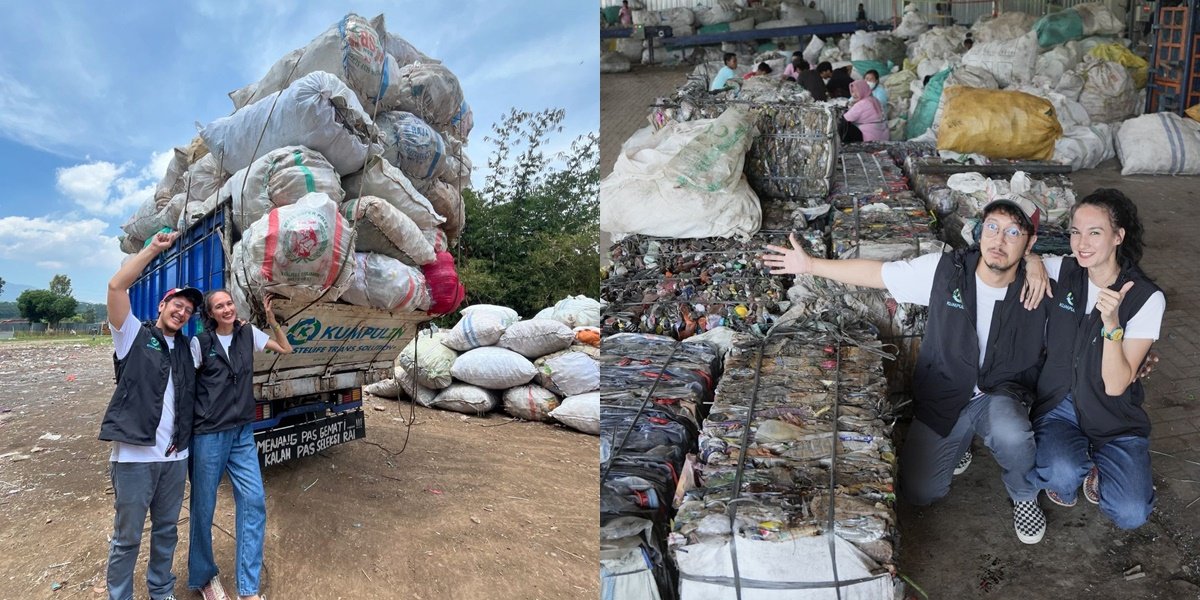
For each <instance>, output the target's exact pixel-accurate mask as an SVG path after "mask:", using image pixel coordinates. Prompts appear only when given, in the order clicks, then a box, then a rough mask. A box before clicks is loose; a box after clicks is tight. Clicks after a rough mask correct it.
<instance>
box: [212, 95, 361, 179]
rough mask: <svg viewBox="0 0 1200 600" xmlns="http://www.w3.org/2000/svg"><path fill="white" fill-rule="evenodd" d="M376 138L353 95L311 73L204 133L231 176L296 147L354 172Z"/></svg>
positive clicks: (219, 120)
mask: <svg viewBox="0 0 1200 600" xmlns="http://www.w3.org/2000/svg"><path fill="white" fill-rule="evenodd" d="M276 98H278V102H276ZM378 135H379V132H378V129H377V128H376V127H375V124H374V123H372V122H371V117H370V116H369V115H368V114H367V113H366V111H364V110H363V107H362V104H360V103H359V101H358V98H357V97H356V96H355V95H354V92H352V91H351V90H350V88H348V87H346V84H344V83H342V82H341V80H339V79H338V78H337V77H336V76H334V75H331V74H329V73H326V72H324V71H318V72H316V73H309V74H308V75H305V76H304V77H301V78H300V79H297V80H296V81H294V82H292V84H291V85H289V86H288V87H287V89H285V90H283V91H280V92H275V93H273V94H271V95H269V96H266V97H265V98H263V99H261V100H258V101H257V102H254V103H253V104H250V105H248V106H245V107H243V108H241V109H239V110H238V111H237V112H235V113H233V114H232V115H230V116H228V117H222V118H220V119H217V120H215V121H213V122H212V123H209V124H208V125H205V126H204V127H203V128H201V129H200V137H202V138H204V143H205V145H207V146H208V148H209V150H210V151H211V152H212V153H213V154H214V155H216V157H217V159H218V160H219V161H221V166H222V167H223V168H224V169H225V171H226V172H228V173H235V172H237V171H239V170H241V169H244V168H246V167H248V166H250V163H252V162H254V160H255V159H256V158H258V157H260V156H262V155H264V154H266V153H268V152H270V151H272V150H275V149H276V148H282V147H284V146H296V145H299V146H307V147H308V148H311V149H313V150H316V151H317V152H320V153H321V155H322V156H324V157H325V158H326V159H327V160H328V161H329V162H330V163H332V164H333V166H334V168H335V169H337V172H338V174H340V175H345V174H347V173H353V172H354V171H357V170H359V169H361V168H362V166H363V162H364V161H365V160H366V158H367V151H368V150H369V149H370V147H371V140H374V139H376V138H377V137H378Z"/></svg>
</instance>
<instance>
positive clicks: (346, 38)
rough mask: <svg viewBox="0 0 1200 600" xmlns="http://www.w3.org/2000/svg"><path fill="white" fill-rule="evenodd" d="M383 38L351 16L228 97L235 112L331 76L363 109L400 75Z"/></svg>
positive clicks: (357, 17)
mask: <svg viewBox="0 0 1200 600" xmlns="http://www.w3.org/2000/svg"><path fill="white" fill-rule="evenodd" d="M384 47H385V41H384V39H383V36H382V35H380V33H379V32H378V31H376V30H375V28H374V27H372V23H369V22H368V21H367V20H366V19H364V18H362V17H360V16H358V15H356V14H354V13H350V14H347V15H346V16H345V17H343V18H342V19H341V20H339V21H338V22H337V23H334V24H333V25H331V26H330V27H329V28H328V29H326V30H325V31H324V33H322V34H321V35H319V36H317V37H316V38H314V39H313V41H312V42H309V44H308V45H307V46H305V47H303V48H297V49H295V50H292V51H291V52H288V53H287V54H285V55H283V58H280V59H279V60H278V61H276V62H275V64H274V65H272V66H271V68H270V70H268V71H267V74H266V75H264V76H263V78H262V79H260V80H259V81H257V82H255V83H252V84H250V85H247V86H245V87H243V88H241V89H239V90H235V91H233V92H231V93H230V94H229V98H230V99H231V100H233V105H234V107H236V108H242V107H243V106H246V105H247V104H251V103H253V102H257V101H258V100H261V99H262V98H265V97H267V96H269V95H270V94H272V93H274V92H278V91H279V90H281V89H284V88H285V87H287V84H288V83H289V82H290V81H293V80H295V79H299V78H300V77H303V76H304V75H308V74H309V73H315V72H318V71H324V72H327V73H332V74H334V75H336V76H337V77H338V79H340V80H342V81H343V82H345V83H346V85H347V86H349V88H350V89H352V90H354V93H355V95H356V96H357V99H358V101H359V104H361V105H362V106H363V107H364V108H366V109H367V110H368V111H373V110H374V108H375V106H374V104H375V102H376V101H377V100H378V99H379V97H380V96H381V95H382V92H383V90H386V89H387V88H388V86H389V84H390V83H391V80H393V79H395V77H396V76H397V75H398V72H397V71H398V69H399V65H398V63H397V62H396V60H395V59H392V60H391V61H390V62H389V61H387V60H386V58H387V56H386V54H385V53H384Z"/></svg>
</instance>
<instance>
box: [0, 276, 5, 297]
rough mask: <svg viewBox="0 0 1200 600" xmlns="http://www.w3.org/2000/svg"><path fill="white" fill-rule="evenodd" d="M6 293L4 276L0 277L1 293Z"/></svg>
mask: <svg viewBox="0 0 1200 600" xmlns="http://www.w3.org/2000/svg"><path fill="white" fill-rule="evenodd" d="M3 293H4V278H3V277H0V294H3Z"/></svg>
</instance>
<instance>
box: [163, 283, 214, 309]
mask: <svg viewBox="0 0 1200 600" xmlns="http://www.w3.org/2000/svg"><path fill="white" fill-rule="evenodd" d="M175 296H183V297H184V298H187V299H188V300H191V301H192V308H193V309H198V308H200V305H201V304H204V294H202V293H201V292H200V290H198V289H196V288H194V287H181V288H171V289H169V290H167V293H165V294H163V297H162V300H160V301H159V303H160V304H161V303H163V302H166V301H167V300H170V299H171V298H173V297H175Z"/></svg>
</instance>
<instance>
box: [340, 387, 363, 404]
mask: <svg viewBox="0 0 1200 600" xmlns="http://www.w3.org/2000/svg"><path fill="white" fill-rule="evenodd" d="M351 402H362V388H354V389H352V390H346V391H344V392H342V396H341V398H340V399H339V400H338V403H339V404H350V403H351Z"/></svg>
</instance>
